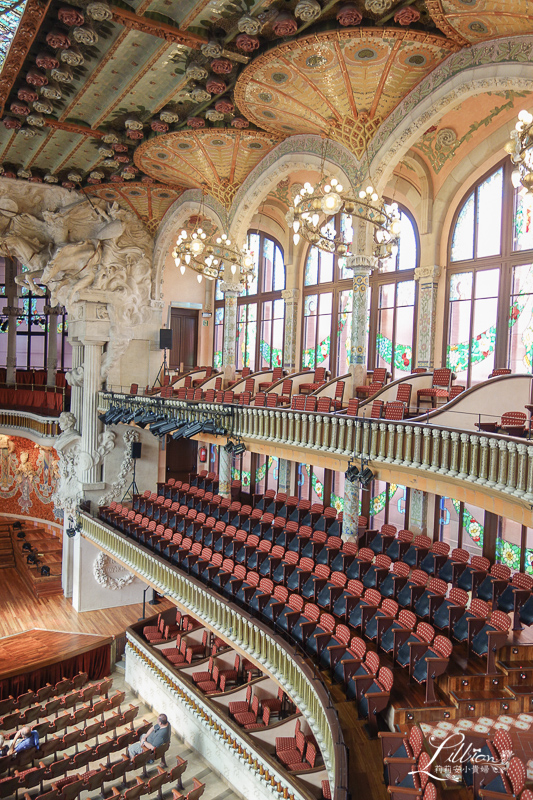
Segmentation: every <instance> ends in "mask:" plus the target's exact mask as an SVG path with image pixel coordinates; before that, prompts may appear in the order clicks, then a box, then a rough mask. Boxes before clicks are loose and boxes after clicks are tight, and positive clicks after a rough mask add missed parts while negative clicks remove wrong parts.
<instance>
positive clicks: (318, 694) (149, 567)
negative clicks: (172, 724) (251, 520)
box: [81, 514, 348, 800]
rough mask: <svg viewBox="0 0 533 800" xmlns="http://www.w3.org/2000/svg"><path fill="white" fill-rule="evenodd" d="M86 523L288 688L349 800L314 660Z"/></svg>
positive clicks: (94, 536)
mask: <svg viewBox="0 0 533 800" xmlns="http://www.w3.org/2000/svg"><path fill="white" fill-rule="evenodd" d="M81 522H82V531H81V532H82V535H83V536H85V537H86V538H87V539H88V540H90V541H92V542H93V543H94V544H95V545H96V546H97V547H99V548H100V549H102V550H103V551H104V552H106V553H108V554H109V555H110V556H111V557H112V558H114V559H116V560H118V561H120V562H121V563H122V564H124V565H125V566H127V567H128V569H131V570H132V571H134V572H135V573H136V574H137V575H138V576H139V577H141V579H142V580H144V581H146V582H148V583H150V584H151V585H152V586H153V587H154V588H155V589H156V590H158V591H160V592H161V593H163V594H165V595H166V596H168V597H171V598H172V599H173V600H174V601H175V602H176V603H178V604H180V605H182V606H183V607H184V608H186V609H187V610H188V611H190V612H191V613H192V614H193V615H194V616H195V617H196V618H197V619H198V620H200V621H201V622H202V623H203V624H205V625H206V626H207V627H209V628H211V629H212V630H214V631H216V632H217V633H219V634H221V635H222V636H223V637H224V638H226V639H227V640H228V641H229V642H230V643H231V644H233V645H235V647H237V648H238V649H239V650H241V651H243V652H244V653H246V655H247V656H248V657H249V658H252V659H253V660H255V661H256V662H257V663H258V665H260V666H261V668H262V669H263V670H264V671H265V672H268V673H269V674H270V675H271V676H272V677H273V678H274V679H275V680H277V681H278V682H279V683H280V684H281V686H283V688H284V689H285V691H286V692H287V694H288V695H289V696H290V697H291V699H292V700H293V701H294V703H295V704H296V705H297V707H298V708H299V710H300V711H301V713H302V715H303V716H304V717H305V719H306V720H307V722H308V724H309V726H310V728H311V730H312V731H313V733H314V735H315V737H316V740H317V743H318V745H319V747H320V750H321V753H322V756H323V758H324V765H325V768H326V770H327V772H328V775H329V781H330V785H331V786H332V787H335V792H334V797H335V800H346V798H347V786H348V773H347V760H346V751H345V746H344V743H343V736H342V731H341V728H340V725H339V721H338V718H337V714H336V712H335V710H334V708H333V706H332V703H331V699H330V697H329V694H328V692H327V691H326V689H325V687H324V686H323V684H322V683H321V681H320V676H319V673H317V672H316V671H315V670H314V669H313V667H312V666H311V665H310V663H309V661H308V659H306V658H305V657H303V656H300V655H299V654H298V653H297V651H296V650H295V649H294V648H292V647H291V646H290V645H289V644H287V643H286V642H284V640H283V639H281V638H280V637H278V636H275V634H274V633H273V631H272V630H271V629H270V628H269V627H268V626H266V625H264V624H263V623H262V622H260V621H259V620H257V619H255V618H253V617H251V616H250V615H249V614H247V613H246V612H245V611H243V610H242V609H240V608H238V607H237V606H235V605H233V604H232V603H228V601H227V600H226V599H225V598H223V597H221V596H219V595H218V594H217V593H216V592H214V591H212V590H210V589H209V588H207V587H206V586H204V584H202V583H201V582H200V581H197V580H196V579H194V578H193V577H190V576H188V575H186V574H184V573H182V572H180V571H178V570H177V569H176V567H174V566H173V565H171V564H168V563H167V562H166V561H165V560H164V559H163V558H161V557H159V556H157V555H155V554H154V553H152V552H151V551H150V550H148V549H147V548H145V547H143V546H142V545H139V544H138V543H136V542H133V541H132V540H131V539H128V538H127V537H126V536H124V535H123V534H121V533H120V532H118V531H115V530H113V529H112V528H110V527H108V526H107V525H105V524H104V523H102V522H100V521H99V520H96V519H94V518H93V517H91V516H89V515H87V514H82V515H81Z"/></svg>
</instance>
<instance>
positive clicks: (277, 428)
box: [276, 411, 285, 442]
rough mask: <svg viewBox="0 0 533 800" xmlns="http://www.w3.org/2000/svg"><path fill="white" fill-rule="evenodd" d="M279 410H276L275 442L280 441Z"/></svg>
mask: <svg viewBox="0 0 533 800" xmlns="http://www.w3.org/2000/svg"><path fill="white" fill-rule="evenodd" d="M284 416H285V415H284ZM282 438H283V437H282V435H281V411H276V442H281V440H282Z"/></svg>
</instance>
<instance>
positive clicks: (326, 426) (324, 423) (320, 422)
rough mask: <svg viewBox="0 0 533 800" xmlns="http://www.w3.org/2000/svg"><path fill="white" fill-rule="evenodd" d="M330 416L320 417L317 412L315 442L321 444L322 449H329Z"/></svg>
mask: <svg viewBox="0 0 533 800" xmlns="http://www.w3.org/2000/svg"><path fill="white" fill-rule="evenodd" d="M331 419H332V418H331V417H328V416H326V417H320V416H318V414H317V424H316V428H317V437H316V439H317V442H318V444H319V445H321V446H322V449H323V450H329V443H330V438H331V424H330V423H331ZM320 428H322V435H320Z"/></svg>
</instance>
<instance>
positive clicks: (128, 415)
mask: <svg viewBox="0 0 533 800" xmlns="http://www.w3.org/2000/svg"><path fill="white" fill-rule="evenodd" d="M134 416H135V411H134V410H133V408H130V409H128V411H127V412H126V413H125V414H124V416H123V417H122V422H124V423H125V424H126V425H127V424H128V423H129V422H131V421H132V419H133V418H134Z"/></svg>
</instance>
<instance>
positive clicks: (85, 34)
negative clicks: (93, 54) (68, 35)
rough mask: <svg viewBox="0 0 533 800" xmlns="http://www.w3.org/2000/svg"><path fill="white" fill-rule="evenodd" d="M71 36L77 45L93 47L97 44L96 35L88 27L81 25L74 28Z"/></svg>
mask: <svg viewBox="0 0 533 800" xmlns="http://www.w3.org/2000/svg"><path fill="white" fill-rule="evenodd" d="M72 36H73V38H74V39H75V41H76V42H78V44H87V45H93V44H96V43H97V42H98V34H97V33H96V31H95V30H94V28H91V26H90V25H83V26H81V27H79V28H74V29H73V31H72Z"/></svg>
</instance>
